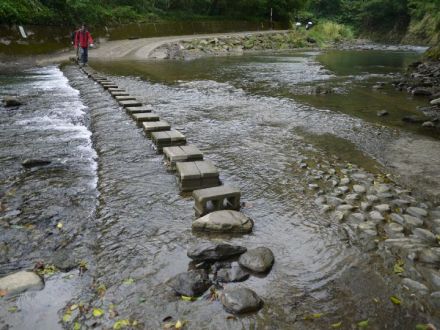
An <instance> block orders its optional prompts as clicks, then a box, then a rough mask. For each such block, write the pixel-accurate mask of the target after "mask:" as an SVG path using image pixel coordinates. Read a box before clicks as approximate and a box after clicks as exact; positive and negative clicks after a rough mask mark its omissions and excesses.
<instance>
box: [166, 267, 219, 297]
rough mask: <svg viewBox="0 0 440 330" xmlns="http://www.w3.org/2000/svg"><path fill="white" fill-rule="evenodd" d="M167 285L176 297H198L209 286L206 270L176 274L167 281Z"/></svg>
mask: <svg viewBox="0 0 440 330" xmlns="http://www.w3.org/2000/svg"><path fill="white" fill-rule="evenodd" d="M168 285H169V286H170V287H171V288H173V290H174V291H175V292H176V293H177V294H178V295H183V296H188V297H198V296H200V295H202V294H203V293H204V292H205V291H206V290H208V289H209V287H210V286H211V281H210V280H209V278H208V273H207V272H206V270H191V271H189V272H186V273H180V274H177V275H176V276H175V277H173V278H172V279H170V280H169V282H168Z"/></svg>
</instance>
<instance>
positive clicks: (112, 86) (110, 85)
mask: <svg viewBox="0 0 440 330" xmlns="http://www.w3.org/2000/svg"><path fill="white" fill-rule="evenodd" d="M101 85H102V87H103V88H104V89H109V88H118V85H112V84H101Z"/></svg>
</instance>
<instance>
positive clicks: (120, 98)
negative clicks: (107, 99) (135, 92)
mask: <svg viewBox="0 0 440 330" xmlns="http://www.w3.org/2000/svg"><path fill="white" fill-rule="evenodd" d="M115 99H116V101H132V100H136V98H135V97H134V96H130V95H120V96H119V95H118V96H115Z"/></svg>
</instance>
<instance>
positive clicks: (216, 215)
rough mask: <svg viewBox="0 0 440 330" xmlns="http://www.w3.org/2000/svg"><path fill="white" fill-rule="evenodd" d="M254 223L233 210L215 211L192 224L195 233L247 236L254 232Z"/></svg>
mask: <svg viewBox="0 0 440 330" xmlns="http://www.w3.org/2000/svg"><path fill="white" fill-rule="evenodd" d="M253 226H254V222H253V221H252V219H251V218H249V217H247V216H246V215H244V214H243V213H241V212H237V211H232V210H223V211H215V212H212V213H209V214H207V215H205V216H203V217H201V218H199V219H197V220H194V221H193V223H192V229H193V230H195V231H206V232H217V233H240V234H246V233H250V232H251V231H252V228H253Z"/></svg>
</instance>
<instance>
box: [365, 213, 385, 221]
mask: <svg viewBox="0 0 440 330" xmlns="http://www.w3.org/2000/svg"><path fill="white" fill-rule="evenodd" d="M368 215H369V216H370V219H371V220H373V221H375V222H377V221H382V220H384V219H385V218H384V217H383V215H382V214H381V213H380V212H378V211H371V212H370V213H369V214H368Z"/></svg>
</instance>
